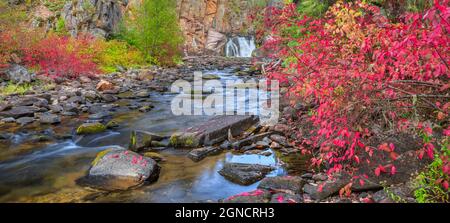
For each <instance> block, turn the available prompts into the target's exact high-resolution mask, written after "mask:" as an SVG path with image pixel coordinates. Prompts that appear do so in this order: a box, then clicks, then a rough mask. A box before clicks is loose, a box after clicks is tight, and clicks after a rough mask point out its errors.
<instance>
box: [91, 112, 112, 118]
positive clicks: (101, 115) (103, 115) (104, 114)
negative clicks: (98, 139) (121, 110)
mask: <svg viewBox="0 0 450 223" xmlns="http://www.w3.org/2000/svg"><path fill="white" fill-rule="evenodd" d="M108 117H111V113H110V112H99V113H95V114H92V115H89V116H88V118H89V119H104V118H108Z"/></svg>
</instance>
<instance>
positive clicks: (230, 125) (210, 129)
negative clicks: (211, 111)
mask: <svg viewBox="0 0 450 223" xmlns="http://www.w3.org/2000/svg"><path fill="white" fill-rule="evenodd" d="M258 121H259V118H258V117H257V116H240V115H236V116H226V115H224V116H216V117H214V118H212V119H210V120H208V121H207V122H205V123H202V124H199V125H197V126H194V127H191V128H188V129H186V130H185V131H183V132H177V133H174V134H173V135H172V136H171V138H170V145H172V146H174V147H188V148H192V147H199V146H202V145H213V144H216V143H220V142H222V141H224V140H226V139H227V137H228V132H231V134H232V135H239V134H241V133H242V132H244V131H245V130H247V129H248V128H250V127H251V126H252V125H254V124H255V123H257V122H258Z"/></svg>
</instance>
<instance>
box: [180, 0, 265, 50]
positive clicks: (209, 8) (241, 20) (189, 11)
mask: <svg viewBox="0 0 450 223" xmlns="http://www.w3.org/2000/svg"><path fill="white" fill-rule="evenodd" d="M255 2H256V1H255V0H178V1H177V9H178V16H179V20H180V26H181V29H182V31H183V33H184V36H185V41H186V42H185V51H187V52H188V53H196V54H198V53H204V52H208V51H209V52H211V51H212V52H214V53H221V52H219V51H221V49H223V45H224V44H225V42H226V36H230V35H249V34H251V33H252V32H253V31H254V30H253V28H252V26H251V21H249V19H248V17H249V15H250V14H251V13H254V10H255V6H256V5H255V4H256V3H255ZM259 2H261V1H259ZM263 2H267V1H263Z"/></svg>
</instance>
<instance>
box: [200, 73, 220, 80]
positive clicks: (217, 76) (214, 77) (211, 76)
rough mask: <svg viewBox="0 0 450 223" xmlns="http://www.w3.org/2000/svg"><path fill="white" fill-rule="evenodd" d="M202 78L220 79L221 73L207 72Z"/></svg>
mask: <svg viewBox="0 0 450 223" xmlns="http://www.w3.org/2000/svg"><path fill="white" fill-rule="evenodd" d="M202 79H203V80H219V79H220V77H219V75H216V74H205V75H203V77H202Z"/></svg>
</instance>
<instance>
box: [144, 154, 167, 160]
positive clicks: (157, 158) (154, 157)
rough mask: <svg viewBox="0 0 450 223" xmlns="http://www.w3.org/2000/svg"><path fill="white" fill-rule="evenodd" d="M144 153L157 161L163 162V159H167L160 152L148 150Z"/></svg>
mask: <svg viewBox="0 0 450 223" xmlns="http://www.w3.org/2000/svg"><path fill="white" fill-rule="evenodd" d="M142 155H143V156H145V157H149V158H152V159H153V160H155V161H156V162H163V161H165V159H164V157H163V156H162V155H161V154H159V153H155V152H146V153H144V154H142Z"/></svg>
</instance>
